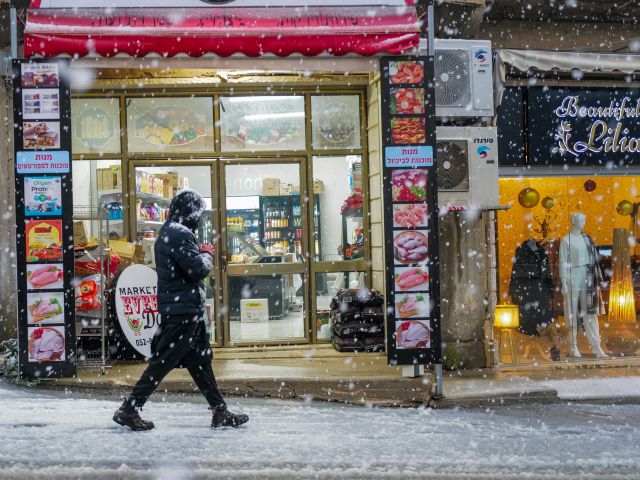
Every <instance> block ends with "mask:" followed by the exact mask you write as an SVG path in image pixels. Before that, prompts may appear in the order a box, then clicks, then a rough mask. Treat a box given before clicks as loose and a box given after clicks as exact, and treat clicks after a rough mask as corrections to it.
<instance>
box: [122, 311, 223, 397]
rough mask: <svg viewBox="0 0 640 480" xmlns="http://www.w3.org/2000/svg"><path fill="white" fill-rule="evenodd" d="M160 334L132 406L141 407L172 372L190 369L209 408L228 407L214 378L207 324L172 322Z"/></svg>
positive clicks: (154, 341)
mask: <svg viewBox="0 0 640 480" xmlns="http://www.w3.org/2000/svg"><path fill="white" fill-rule="evenodd" d="M158 330H159V331H158V332H156V335H155V336H154V337H153V341H152V343H151V358H150V359H149V366H148V367H147V369H146V370H145V371H144V373H143V374H142V376H141V377H140V380H138V383H136V386H135V387H133V392H132V393H131V396H130V397H129V402H130V404H132V405H133V406H135V407H137V408H140V407H142V406H143V405H144V404H145V402H146V401H147V399H148V398H149V397H150V396H151V394H152V393H153V391H154V390H155V389H156V387H157V386H158V385H159V384H160V382H161V381H162V379H163V378H164V377H165V376H166V375H167V374H168V373H169V372H170V371H171V370H173V369H174V368H187V370H189V373H190V374H191V377H192V378H193V381H194V382H196V385H197V386H198V388H199V389H200V392H202V394H203V395H204V397H205V398H206V399H207V402H209V405H210V406H211V407H213V408H224V407H226V404H225V401H224V400H223V398H222V395H220V391H219V390H218V385H217V383H216V378H215V376H214V375H213V368H212V366H211V362H212V360H213V353H212V352H211V347H210V346H209V339H208V338H207V332H206V328H205V323H204V321H201V320H200V321H194V320H192V319H176V318H172V319H171V320H170V321H163V322H162V325H161V326H160V327H159V328H158Z"/></svg>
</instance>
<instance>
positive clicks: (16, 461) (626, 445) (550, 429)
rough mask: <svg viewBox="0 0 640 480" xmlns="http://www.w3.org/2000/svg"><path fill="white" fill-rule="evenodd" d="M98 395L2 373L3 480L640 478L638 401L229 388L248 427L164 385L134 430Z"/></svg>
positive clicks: (113, 405)
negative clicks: (507, 401) (386, 397)
mask: <svg viewBox="0 0 640 480" xmlns="http://www.w3.org/2000/svg"><path fill="white" fill-rule="evenodd" d="M117 406H118V405H117V398H116V397H115V395H112V396H110V397H108V398H107V397H100V398H95V397H91V396H89V395H88V394H86V393H70V392H67V393H63V392H59V391H43V390H34V389H25V388H17V387H13V386H8V385H7V384H3V383H1V381H0V479H7V478H18V479H40V478H56V479H64V480H70V479H75V478H87V479H91V480H101V479H107V478H108V479H112V478H119V479H127V480H129V479H132V480H136V479H158V480H174V479H175V480H179V479H204V478H246V479H249V478H251V479H253V478H256V479H265V478H322V479H324V478H362V479H381V478H407V479H410V478H416V479H418V478H420V479H424V478H443V479H447V478H470V479H471V478H473V479H475V478H487V479H506V478H514V479H515V478H518V479H523V478H526V479H533V480H535V479H565V478H567V479H568V478H571V479H573V478H584V479H594V480H595V479H625V480H626V479H633V478H640V455H639V454H638V452H640V431H639V429H640V406H637V405H630V406H592V405H574V406H570V405H552V406H536V407H517V408H513V407H511V408H506V407H504V408H497V409H492V410H439V411H434V410H427V409H404V410H401V409H371V408H360V407H347V406H342V405H333V404H323V403H314V402H307V403H294V402H281V401H269V400H248V399H240V400H238V399H230V407H231V408H233V409H237V410H241V411H243V412H246V413H248V414H249V415H250V416H251V421H250V422H249V423H248V424H247V426H246V427H243V428H239V429H237V430H234V429H225V430H211V429H210V428H209V422H210V417H209V412H208V411H207V409H206V406H205V405H204V404H203V402H202V401H201V399H200V398H198V397H191V396H188V397H184V396H182V397H175V396H174V397H164V398H163V395H162V394H161V393H157V394H156V395H155V396H154V397H152V401H151V402H150V403H149V404H148V406H147V408H145V411H144V416H145V418H148V419H150V420H153V421H155V423H156V429H155V430H153V431H150V432H143V433H134V432H130V431H128V430H125V429H124V428H122V427H119V426H117V425H116V424H114V423H113V422H112V421H111V415H112V413H113V411H114V410H115V409H116V407H117Z"/></svg>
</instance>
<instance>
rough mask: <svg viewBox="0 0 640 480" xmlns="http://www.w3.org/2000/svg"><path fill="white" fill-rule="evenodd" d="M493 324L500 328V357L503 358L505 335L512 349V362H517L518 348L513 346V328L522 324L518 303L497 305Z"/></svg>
mask: <svg viewBox="0 0 640 480" xmlns="http://www.w3.org/2000/svg"><path fill="white" fill-rule="evenodd" d="M493 326H494V327H497V328H499V329H500V340H499V346H498V358H501V352H500V350H501V349H502V342H503V339H504V337H505V336H506V337H508V339H509V347H510V349H511V362H512V363H516V350H515V348H514V347H513V334H512V332H513V330H514V329H516V328H518V327H519V326H520V310H519V309H518V306H517V305H507V304H504V305H496V309H495V311H494V313H493Z"/></svg>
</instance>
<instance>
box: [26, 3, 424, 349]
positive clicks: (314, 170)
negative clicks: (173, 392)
mask: <svg viewBox="0 0 640 480" xmlns="http://www.w3.org/2000/svg"><path fill="white" fill-rule="evenodd" d="M36 3H37V5H35V7H38V8H33V7H34V5H33V4H32V8H33V9H32V10H31V11H30V14H29V17H28V21H27V24H26V29H25V52H24V56H25V57H26V58H54V57H56V56H62V57H65V56H72V57H73V61H72V62H71V90H72V101H71V122H72V124H71V125H72V152H73V155H72V166H73V178H74V181H73V202H74V213H76V215H75V222H74V233H75V238H74V242H75V244H76V246H77V247H79V249H80V250H83V249H84V248H86V247H88V250H87V251H86V255H88V256H91V252H92V248H93V247H94V246H95V245H99V244H102V245H106V244H107V243H108V245H109V248H110V249H111V250H112V251H113V252H115V253H117V254H118V256H119V257H120V265H118V266H117V270H118V271H120V270H122V268H123V267H124V266H125V265H128V264H131V263H140V264H144V265H147V266H150V267H151V268H153V266H154V258H153V244H154V242H155V240H156V236H157V232H158V230H159V228H160V226H161V225H162V223H163V221H164V220H165V218H166V215H167V208H168V205H169V203H170V199H171V197H172V196H173V194H174V193H175V192H176V191H177V190H178V189H180V188H185V187H188V188H193V189H195V190H197V191H199V192H200V193H201V194H202V195H203V197H205V199H206V201H207V205H208V210H207V212H206V221H205V222H204V223H203V224H202V225H201V227H200V229H199V231H198V237H199V241H203V242H213V243H215V244H216V245H217V258H216V263H217V266H218V268H216V269H215V271H214V272H213V274H212V276H211V278H210V279H208V281H207V315H208V320H209V324H210V338H211V342H212V344H214V345H216V346H241V345H270V344H277V345H283V344H304V343H315V342H326V341H328V339H329V336H330V334H329V332H328V327H327V322H328V314H329V301H330V299H331V298H332V297H333V296H334V295H335V293H336V292H337V291H338V290H339V289H341V288H344V287H351V288H358V287H374V288H376V289H378V290H380V291H384V290H385V273H384V272H385V261H384V255H383V244H384V241H385V240H384V233H383V228H384V227H383V200H382V173H381V172H382V154H381V141H382V134H381V127H380V117H381V115H380V103H381V102H380V86H379V85H380V74H379V58H377V57H378V56H380V55H385V54H402V53H417V51H418V44H419V41H420V36H421V32H420V28H421V24H422V22H421V21H420V20H419V16H420V15H421V14H422V13H423V12H424V10H425V8H426V7H423V6H418V7H416V6H414V5H413V3H414V2H410V1H408V2H406V3H405V2H404V1H397V0H390V1H387V2H382V3H384V5H379V6H377V9H376V10H375V11H374V12H372V11H371V9H370V8H369V7H367V6H366V5H368V4H369V3H370V2H366V1H363V2H350V3H351V6H349V7H344V6H340V5H338V4H339V3H340V2H335V3H336V6H330V5H328V4H327V2H318V6H313V5H310V3H313V2H295V1H294V2H274V6H272V5H266V7H269V8H255V7H254V3H253V2H251V1H244V2H243V1H240V0H238V1H237V2H235V3H237V4H238V5H235V4H234V5H233V6H229V8H226V7H225V8H222V7H214V6H209V7H203V6H202V4H201V3H200V2H197V1H194V2H191V3H193V5H186V4H185V2H173V3H175V4H176V5H177V4H179V5H180V6H181V7H191V6H199V7H201V8H199V9H198V8H184V9H176V8H171V7H173V6H174V5H173V4H172V2H156V3H157V4H158V5H161V7H162V8H159V9H156V10H155V11H150V10H148V9H142V8H140V9H128V8H122V9H118V8H116V9H114V10H113V11H111V10H109V11H105V10H100V9H91V8H87V9H85V8H82V9H72V8H66V7H67V5H66V3H65V2H64V1H51V2H36ZM147 3H148V4H149V5H147ZM263 3H264V2H263ZM275 3H277V5H275ZM329 3H331V2H329ZM151 4H153V2H146V3H145V4H144V5H141V6H151ZM302 4H304V5H305V9H304V12H301V11H300V5H302ZM360 5H362V6H360ZM53 7H60V8H61V9H52V8H53ZM83 7H84V5H83ZM87 7H89V5H87ZM243 7H250V8H243ZM71 30H72V31H73V35H70V34H69V32H70V31H71ZM134 30H135V33H134ZM229 32H231V34H230V33H229ZM320 54H321V55H320ZM230 55H232V56H230ZM316 55H320V56H319V57H316ZM108 57H112V58H108ZM194 57H196V58H194ZM421 78H422V77H421ZM423 125H424V124H423ZM423 128H424V127H423ZM101 207H104V208H103V209H102V210H101ZM87 212H89V213H88V214H87ZM96 212H99V213H98V214H96ZM83 244H85V245H83ZM86 260H87V258H85V257H82V261H86ZM98 262H99V260H98ZM76 275H78V276H80V275H81V272H80V271H78V269H77V268H76ZM79 280H80V281H81V280H82V277H81V278H80V279H79ZM114 281H115V277H114ZM109 288H111V286H107V290H108V289H109ZM112 310H115V309H114V308H112ZM76 317H77V329H76V332H77V334H78V335H79V336H80V337H83V336H87V338H89V337H92V336H95V335H96V330H95V329H93V330H92V328H91V327H92V326H93V325H95V322H94V321H93V320H92V318H94V317H92V314H91V312H76ZM115 335H116V336H117V335H118V332H117V329H116V332H115Z"/></svg>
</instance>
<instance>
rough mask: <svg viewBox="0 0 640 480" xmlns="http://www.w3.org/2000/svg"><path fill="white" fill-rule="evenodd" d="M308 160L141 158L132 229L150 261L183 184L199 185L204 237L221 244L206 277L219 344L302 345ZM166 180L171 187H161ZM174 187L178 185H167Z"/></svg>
mask: <svg viewBox="0 0 640 480" xmlns="http://www.w3.org/2000/svg"><path fill="white" fill-rule="evenodd" d="M304 163H305V159H301V160H300V159H290V160H281V159H249V160H238V159H234V160H220V161H219V160H213V159H211V160H198V161H192V162H186V161H181V162H180V163H174V162H167V161H166V160H161V161H147V160H145V161H135V162H134V163H133V174H132V181H133V182H135V185H134V187H135V188H132V191H133V192H134V195H133V198H131V199H130V208H131V211H132V212H134V211H135V216H134V215H132V218H133V219H134V225H132V230H131V231H133V232H136V233H135V234H136V237H137V238H136V240H137V242H138V243H139V244H140V245H141V246H142V249H143V251H144V255H145V263H147V264H149V265H151V266H154V261H153V245H154V242H155V240H156V237H157V232H158V230H159V229H160V227H161V226H162V223H163V222H164V221H165V220H166V216H167V209H168V206H169V203H170V201H171V197H172V196H173V195H174V194H175V191H176V190H178V189H180V188H186V187H188V188H193V189H195V190H197V191H198V192H199V193H200V194H201V195H202V196H203V197H204V199H205V201H206V203H207V211H206V212H205V215H204V217H203V219H202V221H201V224H200V227H199V228H198V231H197V233H196V236H197V237H198V242H210V243H214V244H215V245H216V247H217V257H218V258H216V265H217V266H218V268H215V269H214V271H212V274H211V276H210V278H209V279H207V281H206V282H205V283H206V292H207V300H206V301H207V311H206V314H207V321H208V324H209V332H210V339H211V342H212V343H214V344H216V345H221V346H222V345H225V346H235V345H247V344H250V345H255V344H281V343H289V342H295V343H301V342H302V343H303V342H306V341H309V335H308V333H307V332H308V331H309V329H308V326H307V323H308V321H307V319H308V312H307V310H308V308H307V306H308V293H307V288H306V280H305V279H306V278H307V277H308V275H307V271H306V270H307V267H308V262H307V261H306V259H307V258H308V254H307V252H308V251H309V248H308V245H309V243H308V242H309V241H308V237H307V230H308V228H309V226H308V222H307V220H306V216H307V207H306V202H305V201H304V200H305V198H307V196H306V193H305V192H306V184H305V181H304V178H303V175H302V172H304V171H306V170H305V165H304ZM157 179H163V180H164V181H163V182H162V185H164V188H165V191H163V192H161V191H159V186H158V185H159V183H158V181H157ZM168 190H172V191H168Z"/></svg>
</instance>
